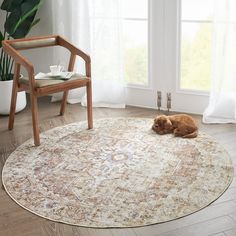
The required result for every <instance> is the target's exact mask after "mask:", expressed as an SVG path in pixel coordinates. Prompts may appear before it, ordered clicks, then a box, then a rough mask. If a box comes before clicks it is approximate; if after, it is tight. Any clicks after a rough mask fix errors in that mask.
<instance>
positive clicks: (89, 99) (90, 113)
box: [86, 81, 93, 129]
mask: <svg viewBox="0 0 236 236" xmlns="http://www.w3.org/2000/svg"><path fill="white" fill-rule="evenodd" d="M86 90H87V116H88V117H87V119H88V129H92V128H93V107H92V106H93V105H92V84H91V81H89V82H88V83H87V86H86Z"/></svg>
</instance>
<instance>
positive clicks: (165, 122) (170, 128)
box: [152, 114, 198, 138]
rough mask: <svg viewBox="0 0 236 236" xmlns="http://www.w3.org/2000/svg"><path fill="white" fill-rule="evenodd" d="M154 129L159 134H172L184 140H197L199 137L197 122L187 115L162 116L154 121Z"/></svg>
mask: <svg viewBox="0 0 236 236" xmlns="http://www.w3.org/2000/svg"><path fill="white" fill-rule="evenodd" d="M152 129H153V130H154V131H155V132H156V133H158V134H161V135H162V134H170V133H173V134H174V135H175V136H179V137H182V138H195V137H197V135H198V127H197V124H196V122H195V120H194V119H193V118H192V117H191V116H189V115H185V114H179V115H172V116H166V115H160V116H157V117H156V118H155V119H154V124H153V126H152Z"/></svg>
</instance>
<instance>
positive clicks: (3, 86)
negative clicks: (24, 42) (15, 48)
mask: <svg viewBox="0 0 236 236" xmlns="http://www.w3.org/2000/svg"><path fill="white" fill-rule="evenodd" d="M41 3H42V0H3V2H2V5H1V10H3V11H5V21H4V27H3V30H0V114H3V115H7V114H9V112H10V103H11V92H12V84H13V83H12V82H13V81H12V79H13V67H14V63H13V60H12V58H11V57H10V56H8V55H7V54H5V53H4V52H3V50H2V41H3V40H5V39H11V38H13V39H17V38H24V37H25V36H26V35H27V34H28V33H29V31H30V30H31V28H32V27H33V26H35V25H36V24H37V23H38V22H39V21H40V19H35V15H36V13H37V11H38V9H39V7H40V5H41ZM25 106H26V96H25V92H19V93H18V95H17V104H16V112H18V111H21V110H23V109H24V108H25Z"/></svg>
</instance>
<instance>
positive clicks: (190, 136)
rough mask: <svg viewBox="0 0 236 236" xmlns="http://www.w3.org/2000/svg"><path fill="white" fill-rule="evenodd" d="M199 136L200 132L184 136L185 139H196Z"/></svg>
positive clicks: (196, 131)
mask: <svg viewBox="0 0 236 236" xmlns="http://www.w3.org/2000/svg"><path fill="white" fill-rule="evenodd" d="M197 135H198V130H195V131H194V132H193V133H191V134H186V135H184V136H183V138H196V137H197Z"/></svg>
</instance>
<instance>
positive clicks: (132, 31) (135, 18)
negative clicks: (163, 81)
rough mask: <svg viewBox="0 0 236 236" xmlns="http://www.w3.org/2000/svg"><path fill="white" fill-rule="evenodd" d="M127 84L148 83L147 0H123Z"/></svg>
mask: <svg viewBox="0 0 236 236" xmlns="http://www.w3.org/2000/svg"><path fill="white" fill-rule="evenodd" d="M123 9H124V11H123V29H124V32H123V35H124V48H125V50H124V63H125V77H126V78H125V79H126V82H127V84H135V85H144V86H145V85H148V0H138V1H137V0H123Z"/></svg>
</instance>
